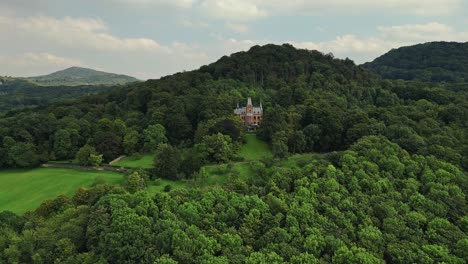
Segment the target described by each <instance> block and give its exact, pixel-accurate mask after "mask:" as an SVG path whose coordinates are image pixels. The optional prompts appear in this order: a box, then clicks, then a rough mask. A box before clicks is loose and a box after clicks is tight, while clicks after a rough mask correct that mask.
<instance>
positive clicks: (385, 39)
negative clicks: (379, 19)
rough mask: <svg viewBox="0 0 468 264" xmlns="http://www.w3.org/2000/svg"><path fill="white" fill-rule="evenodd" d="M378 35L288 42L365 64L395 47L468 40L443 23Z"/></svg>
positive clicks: (409, 26)
mask: <svg viewBox="0 0 468 264" xmlns="http://www.w3.org/2000/svg"><path fill="white" fill-rule="evenodd" d="M377 31H378V33H377V35H376V36H372V37H360V36H357V35H354V34H346V35H343V36H337V37H336V38H335V39H334V40H331V41H323V42H295V41H288V42H289V43H291V44H292V45H294V46H296V47H299V48H306V49H316V50H320V51H322V52H332V53H334V54H335V55H337V56H338V57H350V58H352V59H355V60H356V61H357V62H359V63H361V62H365V61H369V60H371V59H374V58H375V57H377V56H380V55H382V54H383V53H385V52H387V51H389V50H390V49H392V48H398V47H401V46H408V45H414V44H418V43H424V42H430V41H462V42H465V41H468V31H457V30H455V29H454V28H452V27H450V26H448V25H445V24H441V23H435V22H434V23H427V24H407V25H398V26H390V27H382V26H381V27H378V28H377Z"/></svg>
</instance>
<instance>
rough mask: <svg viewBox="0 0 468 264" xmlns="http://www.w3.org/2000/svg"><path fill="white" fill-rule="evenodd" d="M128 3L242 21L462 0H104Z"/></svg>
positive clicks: (449, 4) (435, 8) (448, 5)
mask: <svg viewBox="0 0 468 264" xmlns="http://www.w3.org/2000/svg"><path fill="white" fill-rule="evenodd" d="M108 1H112V2H123V3H126V4H128V5H132V6H139V5H146V6H151V5H167V6H174V7H179V8H183V9H189V8H192V9H200V11H201V12H202V13H203V14H205V15H207V16H209V17H211V18H214V19H221V20H225V21H246V20H253V19H258V18H263V17H266V16H272V15H288V14H289V15H298V14H302V15H305V14H307V15H308V14H319V13H322V12H324V11H325V12H331V13H336V12H346V13H353V14H362V13H369V12H379V11H380V12H386V13H395V14H411V15H417V16H447V15H451V14H453V13H455V12H457V11H458V10H460V8H462V4H463V0H424V1H422V0H380V1H376V0H327V1H318V0H317V1H316V0H288V1H285V0H108Z"/></svg>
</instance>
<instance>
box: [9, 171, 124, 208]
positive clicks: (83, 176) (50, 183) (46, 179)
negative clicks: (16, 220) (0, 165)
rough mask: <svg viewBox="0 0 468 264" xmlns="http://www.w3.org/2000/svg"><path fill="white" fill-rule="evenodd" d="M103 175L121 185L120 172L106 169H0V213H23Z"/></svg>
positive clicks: (90, 182) (107, 179)
mask: <svg viewBox="0 0 468 264" xmlns="http://www.w3.org/2000/svg"><path fill="white" fill-rule="evenodd" d="M98 176H102V177H103V178H104V179H105V180H106V181H107V182H108V183H112V184H121V183H122V182H123V180H124V179H123V176H122V174H119V173H115V172H108V171H82V170H73V169H55V168H37V169H31V170H1V171H0V212H1V211H4V210H9V211H12V212H14V213H17V214H23V213H25V212H27V211H29V210H33V209H35V208H37V207H38V206H39V205H40V204H41V203H42V202H43V201H44V200H46V199H48V198H55V197H57V196H58V195H60V194H65V195H68V196H71V195H73V194H74V192H75V190H76V189H77V188H79V187H89V186H90V185H91V184H92V183H93V181H94V180H95V179H96V178H97V177H98Z"/></svg>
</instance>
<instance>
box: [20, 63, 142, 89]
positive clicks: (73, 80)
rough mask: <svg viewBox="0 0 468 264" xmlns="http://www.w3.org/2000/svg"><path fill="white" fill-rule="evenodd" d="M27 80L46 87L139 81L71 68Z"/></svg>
mask: <svg viewBox="0 0 468 264" xmlns="http://www.w3.org/2000/svg"><path fill="white" fill-rule="evenodd" d="M25 80H27V81H29V82H32V83H34V84H37V85H44V86H60V85H61V86H74V85H117V84H127V83H132V82H138V81H139V80H138V79H136V78H134V77H131V76H128V75H123V74H115V73H108V72H103V71H96V70H92V69H87V68H81V67H70V68H67V69H65V70H61V71H57V72H54V73H51V74H47V75H43V76H36V77H28V78H25Z"/></svg>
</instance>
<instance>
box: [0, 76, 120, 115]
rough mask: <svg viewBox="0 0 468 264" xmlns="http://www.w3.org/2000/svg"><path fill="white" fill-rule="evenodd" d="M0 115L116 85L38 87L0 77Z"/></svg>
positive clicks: (103, 89)
mask: <svg viewBox="0 0 468 264" xmlns="http://www.w3.org/2000/svg"><path fill="white" fill-rule="evenodd" d="M0 83H1V84H0V113H2V112H7V111H10V110H14V109H19V108H22V107H26V106H28V107H31V106H38V105H47V104H51V103H56V102H61V101H64V100H66V99H76V98H79V97H82V96H85V95H94V94H97V93H100V92H107V91H110V90H113V89H116V88H118V87H119V86H118V85H113V86H109V85H94V86H92V85H81V86H66V85H62V86H38V85H35V84H33V83H31V82H28V81H25V80H21V79H13V78H5V77H4V78H1V77H0Z"/></svg>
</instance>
